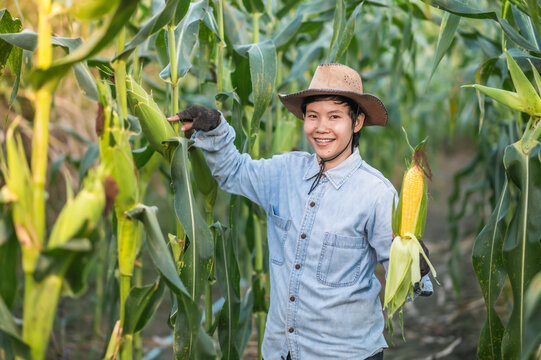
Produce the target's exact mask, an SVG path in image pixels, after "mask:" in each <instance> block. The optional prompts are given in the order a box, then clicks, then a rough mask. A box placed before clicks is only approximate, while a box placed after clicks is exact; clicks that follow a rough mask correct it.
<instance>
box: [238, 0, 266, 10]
mask: <svg viewBox="0 0 541 360" xmlns="http://www.w3.org/2000/svg"><path fill="white" fill-rule="evenodd" d="M242 4H243V5H244V7H245V8H246V10H248V12H250V13H262V12H264V11H265V4H264V3H263V1H262V0H242Z"/></svg>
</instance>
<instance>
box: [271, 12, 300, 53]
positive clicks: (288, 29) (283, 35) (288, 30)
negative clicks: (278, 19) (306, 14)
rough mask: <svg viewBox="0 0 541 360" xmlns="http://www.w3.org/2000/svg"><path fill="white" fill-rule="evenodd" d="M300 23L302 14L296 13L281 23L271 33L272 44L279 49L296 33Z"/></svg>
mask: <svg viewBox="0 0 541 360" xmlns="http://www.w3.org/2000/svg"><path fill="white" fill-rule="evenodd" d="M301 24H302V15H300V14H297V15H295V16H294V17H293V18H292V19H289V20H288V21H287V22H285V23H283V24H281V26H280V27H279V28H278V30H277V31H276V32H275V33H274V34H272V41H273V42H274V46H276V48H277V49H280V48H281V47H283V46H284V45H286V44H287V43H289V41H290V40H291V39H292V38H293V37H294V36H295V34H297V31H298V30H299V28H300V27H301Z"/></svg>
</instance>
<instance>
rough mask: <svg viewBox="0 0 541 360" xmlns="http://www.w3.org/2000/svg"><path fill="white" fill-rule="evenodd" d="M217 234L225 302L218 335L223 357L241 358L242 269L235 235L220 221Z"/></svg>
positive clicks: (217, 225)
mask: <svg viewBox="0 0 541 360" xmlns="http://www.w3.org/2000/svg"><path fill="white" fill-rule="evenodd" d="M213 227H214V229H215V234H216V241H215V244H216V277H217V280H218V286H219V287H220V292H221V293H222V294H223V296H224V298H225V303H224V305H223V307H222V309H221V310H220V313H219V315H218V337H219V340H220V349H221V351H222V355H223V358H224V359H226V360H229V359H239V357H240V356H239V354H240V353H239V351H238V349H237V347H236V343H235V341H234V340H235V338H236V337H237V324H238V321H239V314H240V288H239V283H240V271H239V265H238V262H237V257H236V254H235V249H234V248H233V237H232V235H231V234H230V235H229V236H226V235H225V233H224V230H225V229H224V227H223V226H222V225H221V224H220V223H216V224H214V225H213Z"/></svg>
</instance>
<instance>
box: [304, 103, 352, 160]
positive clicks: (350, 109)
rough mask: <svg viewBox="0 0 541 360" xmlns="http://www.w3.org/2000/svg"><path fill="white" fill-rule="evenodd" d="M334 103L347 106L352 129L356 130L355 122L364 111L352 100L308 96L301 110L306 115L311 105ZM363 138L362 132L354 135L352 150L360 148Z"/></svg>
mask: <svg viewBox="0 0 541 360" xmlns="http://www.w3.org/2000/svg"><path fill="white" fill-rule="evenodd" d="M327 100H330V101H334V102H335V103H336V104H346V106H347V107H348V108H349V117H350V118H351V122H352V124H351V128H352V129H353V128H355V121H356V120H357V117H358V116H359V115H361V114H362V109H361V107H360V106H359V104H357V103H356V102H355V101H353V100H352V99H350V98H348V97H345V96H341V95H312V96H307V97H305V98H304V99H303V100H302V104H301V110H302V114H303V115H306V106H307V105H308V104H310V103H313V102H316V101H327ZM360 136H361V131H360V130H359V131H357V132H356V133H354V134H353V139H351V146H352V149H353V148H355V147H357V146H359V138H360Z"/></svg>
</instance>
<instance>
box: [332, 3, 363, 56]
mask: <svg viewBox="0 0 541 360" xmlns="http://www.w3.org/2000/svg"><path fill="white" fill-rule="evenodd" d="M363 4H364V2H363V1H361V2H360V3H359V4H358V5H357V6H356V7H355V10H353V12H352V13H351V15H350V16H349V19H348V20H347V22H345V11H344V14H343V16H344V18H343V19H342V20H341V22H342V23H343V22H345V24H343V26H342V27H340V28H339V33H338V35H337V38H336V41H335V42H333V44H332V46H331V55H330V57H329V59H330V62H337V61H338V60H339V59H340V58H341V57H342V55H344V53H345V52H346V50H347V49H348V46H349V44H350V43H351V39H353V35H354V33H355V24H356V23H357V22H356V19H357V15H358V14H359V12H360V11H361V7H362V6H363ZM342 6H343V5H342ZM337 11H338V9H337ZM335 21H336V18H335ZM335 31H336V29H335Z"/></svg>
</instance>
